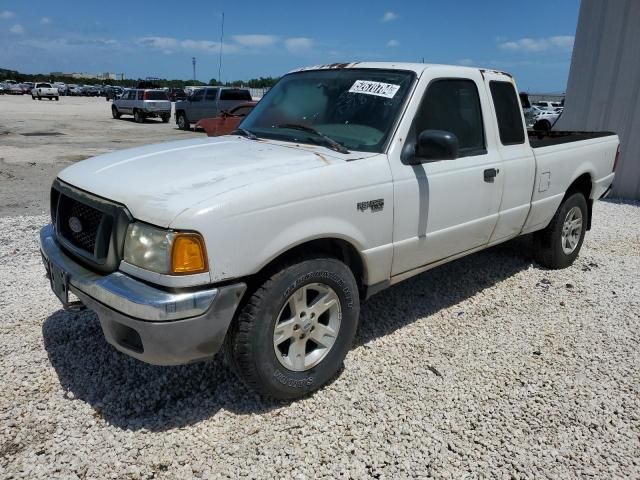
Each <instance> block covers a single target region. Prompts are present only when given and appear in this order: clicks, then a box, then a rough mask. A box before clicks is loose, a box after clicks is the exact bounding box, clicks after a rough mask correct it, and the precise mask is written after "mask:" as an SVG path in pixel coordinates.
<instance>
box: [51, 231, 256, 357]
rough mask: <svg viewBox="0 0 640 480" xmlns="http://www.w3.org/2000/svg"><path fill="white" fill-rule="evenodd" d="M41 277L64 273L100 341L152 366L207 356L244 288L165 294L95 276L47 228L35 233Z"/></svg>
mask: <svg viewBox="0 0 640 480" xmlns="http://www.w3.org/2000/svg"><path fill="white" fill-rule="evenodd" d="M40 248H41V251H42V257H43V263H44V265H45V268H46V270H47V274H48V275H49V276H51V274H52V272H51V269H52V268H53V269H55V270H56V271H61V272H64V277H65V283H66V286H65V288H67V289H68V290H69V291H70V292H72V293H74V294H75V295H76V296H77V297H78V298H79V299H80V301H81V302H82V303H83V304H84V305H85V306H86V307H88V308H90V309H91V310H94V311H95V312H96V313H97V315H98V318H99V319H100V324H101V326H102V330H103V332H104V335H105V338H106V339H107V341H108V342H109V343H111V344H112V345H113V346H114V347H115V348H117V349H118V350H120V351H122V352H124V353H126V354H128V355H131V356H133V357H135V358H138V359H140V360H143V361H145V362H148V363H152V364H156V365H178V364H183V363H189V362H193V361H197V360H203V359H206V358H210V357H211V356H213V355H214V354H215V353H216V352H217V351H218V350H219V349H220V347H221V346H222V342H223V341H224V337H225V335H226V333H227V329H228V327H229V324H230V323H231V320H232V319H233V316H234V314H235V311H236V309H237V307H238V304H239V303H240V300H241V298H242V295H243V294H244V292H245V290H246V285H245V284H244V283H236V284H233V285H226V286H223V287H207V288H203V289H201V290H191V289H190V290H188V291H167V290H163V289H160V288H157V287H154V286H151V285H149V284H147V283H144V282H141V281H139V280H136V279H135V278H132V277H130V276H128V275H125V274H123V273H121V272H114V273H111V274H108V275H99V274H96V273H94V272H92V271H90V270H88V269H86V268H84V267H83V266H82V265H80V264H78V263H77V262H76V261H74V260H73V259H72V258H70V257H69V256H67V255H66V253H65V252H64V251H63V250H62V248H61V247H60V245H59V244H58V242H57V241H56V238H55V232H54V229H53V226H52V225H47V226H46V227H44V228H43V229H42V230H40Z"/></svg>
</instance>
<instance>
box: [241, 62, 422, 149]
mask: <svg viewBox="0 0 640 480" xmlns="http://www.w3.org/2000/svg"><path fill="white" fill-rule="evenodd" d="M414 78H415V74H414V73H413V72H408V71H401V70H381V69H331V70H329V69H327V70H309V71H302V72H296V73H292V74H289V75H286V76H285V77H283V78H282V79H281V80H280V81H279V82H278V83H277V84H276V85H275V86H274V87H273V88H272V89H271V90H269V92H268V93H267V94H266V95H265V97H264V98H263V99H262V100H261V101H260V102H259V103H258V105H256V107H255V108H254V109H253V111H252V112H251V113H250V114H249V115H248V116H247V117H246V118H245V120H244V121H243V122H242V125H241V127H242V128H243V129H245V130H248V131H250V132H251V133H253V134H255V135H257V136H258V137H265V138H272V139H276V140H284V141H291V142H299V143H313V144H317V143H320V142H319V137H318V135H317V134H315V135H314V134H313V133H311V131H305V129H303V128H286V126H287V125H291V126H297V127H311V129H313V130H316V131H317V132H320V133H321V134H323V135H325V136H327V137H329V138H330V139H332V140H334V141H336V142H338V143H339V144H340V145H342V146H343V147H345V148H346V149H349V150H356V151H365V152H382V148H383V146H384V143H385V141H386V140H387V138H388V136H389V134H390V132H391V129H392V127H393V125H394V123H395V121H396V119H397V117H398V115H399V112H400V109H401V107H402V105H403V103H404V100H405V98H406V96H407V93H408V91H409V88H410V86H411V84H412V82H413V79H414ZM322 144H323V145H324V144H325V143H324V142H323V143H322Z"/></svg>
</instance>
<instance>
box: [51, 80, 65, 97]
mask: <svg viewBox="0 0 640 480" xmlns="http://www.w3.org/2000/svg"><path fill="white" fill-rule="evenodd" d="M52 86H53V87H54V88H57V89H58V94H59V95H67V85H66V84H65V83H62V82H55V83H53V84H52Z"/></svg>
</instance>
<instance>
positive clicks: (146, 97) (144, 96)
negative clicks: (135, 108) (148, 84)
mask: <svg viewBox="0 0 640 480" xmlns="http://www.w3.org/2000/svg"><path fill="white" fill-rule="evenodd" d="M148 93H149V92H144V95H143V96H142V99H143V100H149V98H148V97H149V96H148V95H147V94H148Z"/></svg>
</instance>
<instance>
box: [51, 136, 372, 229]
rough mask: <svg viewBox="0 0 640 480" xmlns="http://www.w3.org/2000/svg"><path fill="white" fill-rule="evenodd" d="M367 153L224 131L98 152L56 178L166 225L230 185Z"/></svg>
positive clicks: (138, 215)
mask: <svg viewBox="0 0 640 480" xmlns="http://www.w3.org/2000/svg"><path fill="white" fill-rule="evenodd" d="M372 155H375V154H373V153H363V152H352V153H350V154H346V155H345V154H340V153H336V152H334V151H332V150H329V149H327V148H324V147H316V146H311V145H304V146H303V145H297V144H293V143H283V142H273V141H267V140H259V141H256V140H249V139H247V138H244V137H238V136H224V137H212V138H202V139H192V140H180V141H177V142H170V143H163V144H159V145H147V146H144V147H137V148H132V149H128V150H120V151H117V152H112V153H107V154H104V155H99V156H97V157H93V158H90V159H88V160H84V161H82V162H79V163H76V164H74V165H72V166H70V167H67V168H66V169H64V170H63V171H62V172H60V174H59V175H58V178H60V180H62V181H64V182H66V183H68V184H70V185H73V186H74V187H77V188H80V189H82V190H85V191H87V192H89V193H92V194H95V195H98V196H100V197H103V198H106V199H109V200H112V201H115V202H118V203H121V204H123V205H125V206H126V207H127V208H128V209H129V211H130V212H131V214H132V215H133V216H134V218H136V219H139V220H143V221H145V222H148V223H151V224H154V225H158V226H160V227H169V226H170V225H171V222H172V221H173V220H174V219H175V218H176V217H177V216H178V215H179V214H180V213H182V212H184V211H185V210H187V209H188V208H190V207H193V206H195V205H197V204H199V203H201V202H204V201H207V200H211V199H213V198H214V197H216V196H218V195H221V194H223V193H226V192H229V191H231V190H235V189H238V188H242V187H246V186H249V185H252V184H255V183H258V182H268V181H270V180H273V179H275V178H277V177H282V176H285V175H294V174H296V173H299V172H302V171H305V170H310V169H313V168H326V167H327V166H330V165H331V164H332V163H337V162H345V161H349V160H355V159H358V158H363V157H368V156H372ZM274 193H275V192H274Z"/></svg>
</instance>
